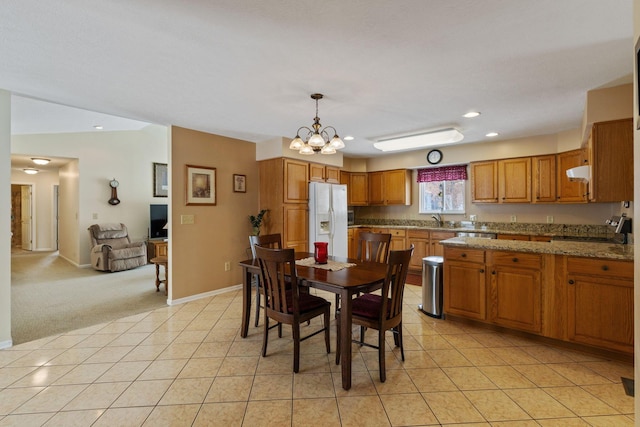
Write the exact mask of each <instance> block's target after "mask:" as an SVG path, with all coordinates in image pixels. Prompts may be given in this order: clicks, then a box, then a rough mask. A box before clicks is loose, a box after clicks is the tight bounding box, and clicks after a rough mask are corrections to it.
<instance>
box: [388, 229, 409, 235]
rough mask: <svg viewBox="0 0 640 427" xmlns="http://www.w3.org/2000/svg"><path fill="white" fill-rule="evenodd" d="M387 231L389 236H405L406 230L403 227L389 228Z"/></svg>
mask: <svg viewBox="0 0 640 427" xmlns="http://www.w3.org/2000/svg"><path fill="white" fill-rule="evenodd" d="M389 233H391V237H405V236H406V235H407V230H405V229H404V228H392V229H390V230H389Z"/></svg>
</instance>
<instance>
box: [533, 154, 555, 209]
mask: <svg viewBox="0 0 640 427" xmlns="http://www.w3.org/2000/svg"><path fill="white" fill-rule="evenodd" d="M531 170H532V172H531V179H532V186H533V190H532V191H533V194H532V199H531V201H532V202H533V203H544V202H555V201H556V155H555V154H549V155H546V156H535V157H532V158H531Z"/></svg>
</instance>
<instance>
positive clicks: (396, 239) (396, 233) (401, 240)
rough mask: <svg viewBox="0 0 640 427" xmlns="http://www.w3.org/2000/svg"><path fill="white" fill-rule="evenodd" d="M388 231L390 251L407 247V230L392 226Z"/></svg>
mask: <svg viewBox="0 0 640 427" xmlns="http://www.w3.org/2000/svg"><path fill="white" fill-rule="evenodd" d="M388 232H389V233H391V245H389V250H390V251H402V250H405V249H407V247H406V236H407V230H405V229H397V228H394V229H391V230H389V231H388Z"/></svg>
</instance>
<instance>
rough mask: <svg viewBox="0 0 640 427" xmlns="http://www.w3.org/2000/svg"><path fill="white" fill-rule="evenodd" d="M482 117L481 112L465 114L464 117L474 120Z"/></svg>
mask: <svg viewBox="0 0 640 427" xmlns="http://www.w3.org/2000/svg"><path fill="white" fill-rule="evenodd" d="M479 115H480V112H479V111H469V112H468V113H466V114H463V115H462V117H465V118H467V119H472V118H474V117H478V116H479Z"/></svg>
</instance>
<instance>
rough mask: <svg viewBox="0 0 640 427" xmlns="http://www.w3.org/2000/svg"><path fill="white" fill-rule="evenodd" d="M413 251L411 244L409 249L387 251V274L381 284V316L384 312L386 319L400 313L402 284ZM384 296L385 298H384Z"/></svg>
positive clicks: (403, 283)
mask: <svg viewBox="0 0 640 427" xmlns="http://www.w3.org/2000/svg"><path fill="white" fill-rule="evenodd" d="M412 253H413V245H411V247H410V248H409V249H405V250H401V251H391V252H389V262H388V264H387V275H386V277H385V280H384V284H383V285H382V294H381V295H382V296H383V298H382V307H381V314H380V315H381V316H384V315H385V313H386V318H387V319H392V318H394V317H396V316H397V315H399V314H402V298H403V295H404V285H405V282H406V281H407V272H408V271H409V262H410V261H411V254H412ZM384 296H386V297H387V298H384Z"/></svg>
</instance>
